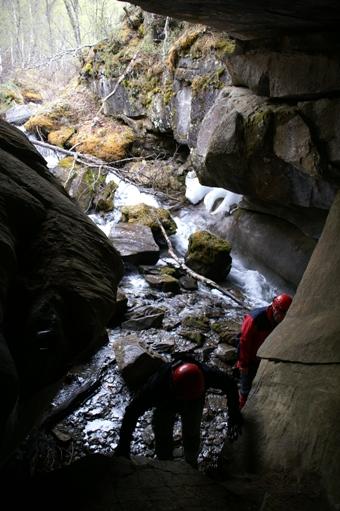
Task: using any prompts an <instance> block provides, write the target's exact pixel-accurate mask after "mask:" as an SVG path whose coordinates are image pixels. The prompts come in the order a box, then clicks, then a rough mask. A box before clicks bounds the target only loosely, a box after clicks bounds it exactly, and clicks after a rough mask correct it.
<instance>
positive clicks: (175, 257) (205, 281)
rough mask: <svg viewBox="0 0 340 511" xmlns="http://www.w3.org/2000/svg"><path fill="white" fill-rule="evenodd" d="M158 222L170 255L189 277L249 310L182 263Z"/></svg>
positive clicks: (222, 289) (226, 292)
mask: <svg viewBox="0 0 340 511" xmlns="http://www.w3.org/2000/svg"><path fill="white" fill-rule="evenodd" d="M157 222H158V224H159V227H160V229H161V231H162V234H163V236H164V239H165V241H166V243H167V245H168V252H169V254H170V255H171V257H172V258H173V259H174V260H175V261H176V262H177V263H178V264H179V265H180V267H181V268H182V269H183V270H184V271H186V272H187V273H188V274H189V275H191V276H192V277H193V278H194V279H195V280H199V281H200V282H203V283H204V284H207V285H208V286H209V287H212V288H214V289H217V291H220V293H222V294H224V295H226V296H228V298H230V299H231V300H233V301H234V302H236V303H237V304H238V305H240V306H241V307H242V308H243V309H248V307H246V305H245V304H244V303H243V302H241V300H239V299H238V298H236V297H235V296H234V295H233V294H232V293H230V292H229V291H227V290H226V289H224V288H223V287H221V286H219V285H218V284H216V282H214V281H213V280H211V279H208V278H207V277H203V275H200V274H199V273H196V272H195V271H193V270H192V269H191V268H189V267H188V266H187V265H186V264H185V263H183V262H182V261H181V259H180V258H179V257H178V255H177V254H176V252H175V251H174V249H173V246H172V243H171V241H170V238H169V236H168V235H167V233H166V231H165V229H164V227H163V225H162V222H161V221H160V220H159V219H157Z"/></svg>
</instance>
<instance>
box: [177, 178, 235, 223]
mask: <svg viewBox="0 0 340 511" xmlns="http://www.w3.org/2000/svg"><path fill="white" fill-rule="evenodd" d="M185 185H186V192H185V196H186V198H187V199H188V200H189V201H190V202H191V204H194V205H195V204H198V203H199V202H200V201H201V200H202V199H203V202H204V205H205V208H206V210H207V211H209V213H211V214H212V215H218V214H226V213H229V212H230V210H231V209H232V207H234V206H236V205H237V204H238V203H239V202H240V200H241V199H242V195H239V194H238V193H233V192H230V191H229V190H226V189H225V188H217V187H212V186H203V185H201V184H200V182H199V180H198V178H197V176H196V173H195V171H194V170H192V171H190V172H188V174H187V176H186V179H185ZM219 199H223V200H222V202H221V204H219V205H218V206H217V207H215V204H216V201H218V200H219Z"/></svg>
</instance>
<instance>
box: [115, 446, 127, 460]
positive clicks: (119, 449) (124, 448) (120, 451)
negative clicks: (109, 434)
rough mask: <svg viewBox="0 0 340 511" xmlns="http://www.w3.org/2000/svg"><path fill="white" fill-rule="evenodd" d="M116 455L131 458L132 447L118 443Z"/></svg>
mask: <svg viewBox="0 0 340 511" xmlns="http://www.w3.org/2000/svg"><path fill="white" fill-rule="evenodd" d="M114 454H115V456H122V457H123V458H128V459H130V447H129V446H126V445H123V444H120V443H118V445H117V447H116V448H115V451H114Z"/></svg>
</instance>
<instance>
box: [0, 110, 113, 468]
mask: <svg viewBox="0 0 340 511" xmlns="http://www.w3.org/2000/svg"><path fill="white" fill-rule="evenodd" d="M0 156H1V158H0V220H1V221H0V260H1V265H0V267H1V269H0V284H1V285H0V289H1V292H0V383H1V385H0V409H1V414H0V465H1V464H2V463H3V462H5V461H6V459H7V457H8V456H9V455H10V454H11V452H12V451H13V450H14V449H15V447H17V445H18V443H19V442H20V440H23V438H24V437H25V435H26V434H27V433H28V432H29V431H30V430H31V429H32V427H33V426H34V424H35V423H37V421H38V419H39V418H41V416H42V413H43V412H44V409H45V407H46V406H47V404H48V403H49V402H50V400H51V398H52V396H53V395H54V393H55V392H56V391H57V389H58V386H60V384H61V381H62V378H63V377H64V376H65V374H66V373H67V371H68V369H69V368H70V367H71V366H72V365H73V364H75V363H77V362H80V361H83V360H85V359H86V358H88V357H89V356H90V355H92V354H93V353H94V351H95V350H97V349H98V347H99V346H101V345H103V343H104V342H106V340H107V334H106V326H107V324H108V322H109V320H110V319H111V318H112V317H113V316H114V314H115V303H116V290H117V285H118V282H119V280H120V278H121V276H122V273H123V266H122V261H121V258H120V256H119V254H118V252H117V251H116V250H115V249H114V248H113V246H112V245H111V244H110V242H109V241H108V240H107V238H106V236H105V235H104V234H103V233H102V232H101V231H100V230H99V229H98V228H97V227H96V226H95V225H94V224H93V223H92V222H91V221H90V220H89V219H88V218H87V217H86V215H85V214H84V213H83V212H82V211H81V210H80V208H79V206H78V205H77V204H76V203H75V201H73V200H72V199H71V198H70V197H69V196H68V195H67V193H66V192H65V191H64V189H63V188H62V187H61V185H60V184H59V183H58V182H57V181H56V180H55V178H53V176H52V175H51V174H50V172H49V170H48V168H47V166H46V162H45V160H44V158H42V156H41V155H40V154H39V152H38V151H36V149H35V148H34V146H33V145H32V144H31V142H30V141H29V140H28V138H27V137H26V136H25V135H24V134H23V133H22V132H21V131H20V130H19V129H17V128H15V127H13V126H11V125H9V124H8V123H6V122H5V121H2V120H0Z"/></svg>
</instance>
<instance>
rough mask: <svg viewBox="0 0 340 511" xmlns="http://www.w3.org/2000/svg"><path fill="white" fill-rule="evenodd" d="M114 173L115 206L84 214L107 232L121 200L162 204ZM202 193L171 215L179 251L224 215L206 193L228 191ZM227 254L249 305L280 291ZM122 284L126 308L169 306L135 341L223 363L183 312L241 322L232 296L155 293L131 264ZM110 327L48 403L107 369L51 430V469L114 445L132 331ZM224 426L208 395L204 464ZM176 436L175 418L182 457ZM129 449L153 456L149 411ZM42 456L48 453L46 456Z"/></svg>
mask: <svg viewBox="0 0 340 511" xmlns="http://www.w3.org/2000/svg"><path fill="white" fill-rule="evenodd" d="M38 149H39V151H40V152H41V154H42V155H43V156H44V158H45V159H46V160H47V162H48V166H49V168H51V169H53V168H54V167H55V166H56V165H57V163H58V158H57V157H56V155H55V154H54V153H53V152H51V151H48V150H45V149H43V148H41V147H38ZM111 179H114V180H116V182H117V183H118V184H119V186H118V189H117V190H116V192H115V209H114V211H113V212H111V213H107V214H96V213H93V214H90V215H89V217H90V218H91V219H92V221H94V222H95V223H96V224H97V225H98V227H99V228H100V229H101V230H102V231H103V232H104V233H106V234H108V232H109V230H110V228H111V226H112V224H113V223H116V222H118V221H119V218H120V207H121V206H123V205H131V204H137V203H141V202H144V203H146V204H149V205H152V206H163V207H166V206H167V205H166V204H163V203H161V202H160V200H159V199H156V198H155V196H154V195H151V194H147V193H141V192H140V191H139V190H138V188H137V187H136V186H133V185H131V184H127V183H125V182H124V181H122V180H119V179H117V177H116V176H114V175H110V174H109V175H108V176H107V180H111ZM199 186H200V185H199V184H197V189H195V188H194V190H191V192H190V193H191V194H193V195H192V196H195V197H196V198H197V194H199V193H201V192H202V190H201V189H199ZM201 188H202V187H201ZM204 192H205V193H203V195H202V200H201V201H199V202H198V203H197V204H196V205H193V204H191V205H188V206H187V207H183V208H181V210H180V211H178V212H177V213H176V214H174V215H173V218H174V220H175V221H176V224H177V233H176V234H175V235H173V236H171V241H172V244H173V247H174V249H175V250H176V252H177V253H178V255H179V256H183V255H184V253H185V251H186V248H187V244H188V238H189V235H190V234H191V233H192V232H194V231H195V230H198V229H200V230H202V229H204V228H207V227H208V226H209V223H211V221H212V218H213V220H214V222H215V223H216V222H218V221H219V218H222V216H223V214H227V212H223V211H221V212H220V213H219V214H216V210H215V211H213V212H212V207H211V204H210V206H209V207H207V203H208V202H209V201H207V200H206V201H205V202H204V200H203V199H204V197H205V196H207V194H208V193H209V192H212V194H215V195H216V197H217V196H219V197H220V198H221V199H222V202H223V201H224V204H227V203H228V202H230V203H231V202H232V200H233V199H234V198H233V197H229V196H228V192H227V191H224V192H221V191H220V189H218V190H214V189H207V190H204ZM232 257H233V263H232V269H231V272H230V274H229V276H228V278H227V282H226V284H227V287H228V288H230V289H231V290H233V292H234V293H235V294H236V295H237V294H239V296H241V298H242V300H243V301H244V303H245V305H246V306H248V307H253V306H261V305H264V304H267V303H268V302H270V301H271V300H272V298H273V296H274V295H275V294H276V293H277V291H278V290H277V289H276V288H275V286H274V285H273V284H272V283H271V282H269V281H268V280H267V279H266V278H265V277H264V275H262V274H261V273H260V272H259V271H257V270H254V269H250V268H247V267H246V266H245V264H244V263H243V262H242V260H241V258H240V257H239V256H238V255H237V254H232ZM167 260H168V254H167V253H166V252H162V253H161V257H160V261H159V263H158V264H165V263H166V262H167ZM120 288H121V289H122V290H123V292H124V293H125V294H126V296H127V298H128V307H129V308H130V309H131V308H133V307H136V306H143V305H144V306H146V305H154V306H155V305H156V306H160V305H161V306H164V308H165V309H166V310H167V313H166V315H165V318H164V322H163V327H162V328H160V329H156V328H151V329H148V330H142V331H139V332H137V335H138V338H139V340H140V342H142V343H144V344H145V345H146V346H147V347H148V348H150V349H152V350H155V351H157V352H158V353H159V354H161V355H162V356H163V357H164V358H165V359H169V357H170V356H171V353H173V352H175V351H191V352H193V353H195V354H196V355H197V356H198V357H199V358H201V359H204V360H205V361H207V362H208V363H210V362H213V363H215V362H216V363H217V364H220V363H221V362H220V360H219V358H218V356H217V353H218V346H219V341H218V338H217V334H215V333H214V331H213V329H212V330H211V331H210V332H209V334H207V338H206V341H205V343H204V345H203V346H195V345H194V344H193V343H192V341H190V340H188V339H186V338H185V337H183V335H182V334H181V330H180V323H181V320H182V319H183V318H185V317H186V316H188V315H193V316H198V317H199V316H200V315H204V316H207V317H208V318H209V321H210V322H211V324H213V323H214V322H216V321H220V320H232V321H236V322H238V323H240V322H241V320H242V317H243V313H244V310H241V308H240V307H239V306H238V305H237V304H236V303H235V302H233V301H232V300H231V299H230V298H228V297H227V296H225V295H223V294H222V293H220V292H219V291H218V290H214V289H213V290H212V289H209V288H208V287H207V286H206V285H204V284H201V283H199V284H198V289H197V290H195V291H188V292H182V293H180V294H178V295H172V294H171V293H161V292H158V291H157V292H156V291H155V290H152V289H151V288H150V287H149V286H148V284H147V283H146V281H145V280H144V278H143V276H142V275H140V274H139V272H138V270H137V268H133V267H128V268H127V271H126V273H125V276H124V277H123V279H122V281H121V282H120ZM108 333H109V342H108V343H107V345H105V346H104V347H103V348H102V349H101V350H99V351H98V353H97V354H96V355H95V356H94V357H93V359H92V360H91V361H90V363H89V364H85V365H84V366H80V367H76V368H74V369H73V370H72V371H71V372H70V373H69V375H68V378H67V383H66V384H65V385H64V387H63V389H62V390H61V391H60V393H59V394H58V396H57V397H56V399H55V401H54V403H53V407H58V405H60V404H61V403H62V402H64V401H65V400H67V399H68V398H69V396H71V395H72V394H73V393H74V392H75V390H77V389H78V388H81V387H82V386H83V385H84V384H86V383H88V382H91V381H96V379H97V380H98V378H99V375H100V374H103V369H105V368H106V369H107V370H105V371H104V376H102V377H101V383H100V385H99V387H98V389H97V390H96V392H95V393H94V395H93V396H91V397H90V398H89V399H87V401H86V402H84V403H83V404H82V405H81V406H79V408H78V409H77V410H76V411H75V412H73V413H72V414H71V415H69V416H68V417H66V418H65V419H64V420H63V421H61V422H60V423H59V424H57V425H56V427H55V428H54V429H53V435H54V436H55V438H56V439H57V440H56V443H57V446H56V447H55V452H54V453H53V456H51V459H53V466H51V467H49V468H50V469H53V468H56V467H57V466H60V465H63V464H67V463H70V462H71V461H74V460H75V459H77V458H80V457H82V456H84V455H85V454H88V453H93V452H99V453H105V454H112V453H113V451H114V448H115V446H116V445H117V441H118V435H119V428H120V424H121V420H122V417H123V413H124V408H125V406H126V404H127V403H128V402H129V400H130V393H129V391H128V389H127V387H126V385H125V382H124V381H123V379H122V376H121V374H120V373H119V371H118V368H117V364H116V361H115V351H114V347H115V343H116V341H117V339H119V338H121V337H124V336H126V335H129V334H131V332H129V331H124V330H122V329H121V328H120V327H117V328H115V329H113V330H109V332H108ZM134 333H135V332H134ZM222 367H223V365H222ZM226 426H227V414H226V402H225V397H224V396H222V395H220V394H214V393H208V395H207V398H206V406H205V409H204V415H203V420H202V451H201V454H200V458H199V461H200V466H201V467H202V468H204V467H205V466H206V465H208V464H209V463H212V462H213V461H214V460H216V458H217V456H218V453H219V451H220V449H221V447H222V444H223V441H224V438H225V433H226ZM180 436H181V435H180V426H179V424H176V427H175V442H176V444H177V449H176V451H175V456H181V447H180ZM43 445H44V449H45V448H46V445H45V444H44V443H43ZM131 452H132V454H134V455H136V454H143V455H146V456H151V457H152V456H153V434H152V428H151V412H147V413H146V414H144V416H143V417H141V418H140V420H139V421H138V423H137V427H136V430H135V433H134V440H133V443H132V446H131ZM42 456H44V457H45V455H44V454H42ZM38 465H39V463H38V462H36V467H35V469H36V470H39V466H38ZM43 470H46V466H44V467H43Z"/></svg>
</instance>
